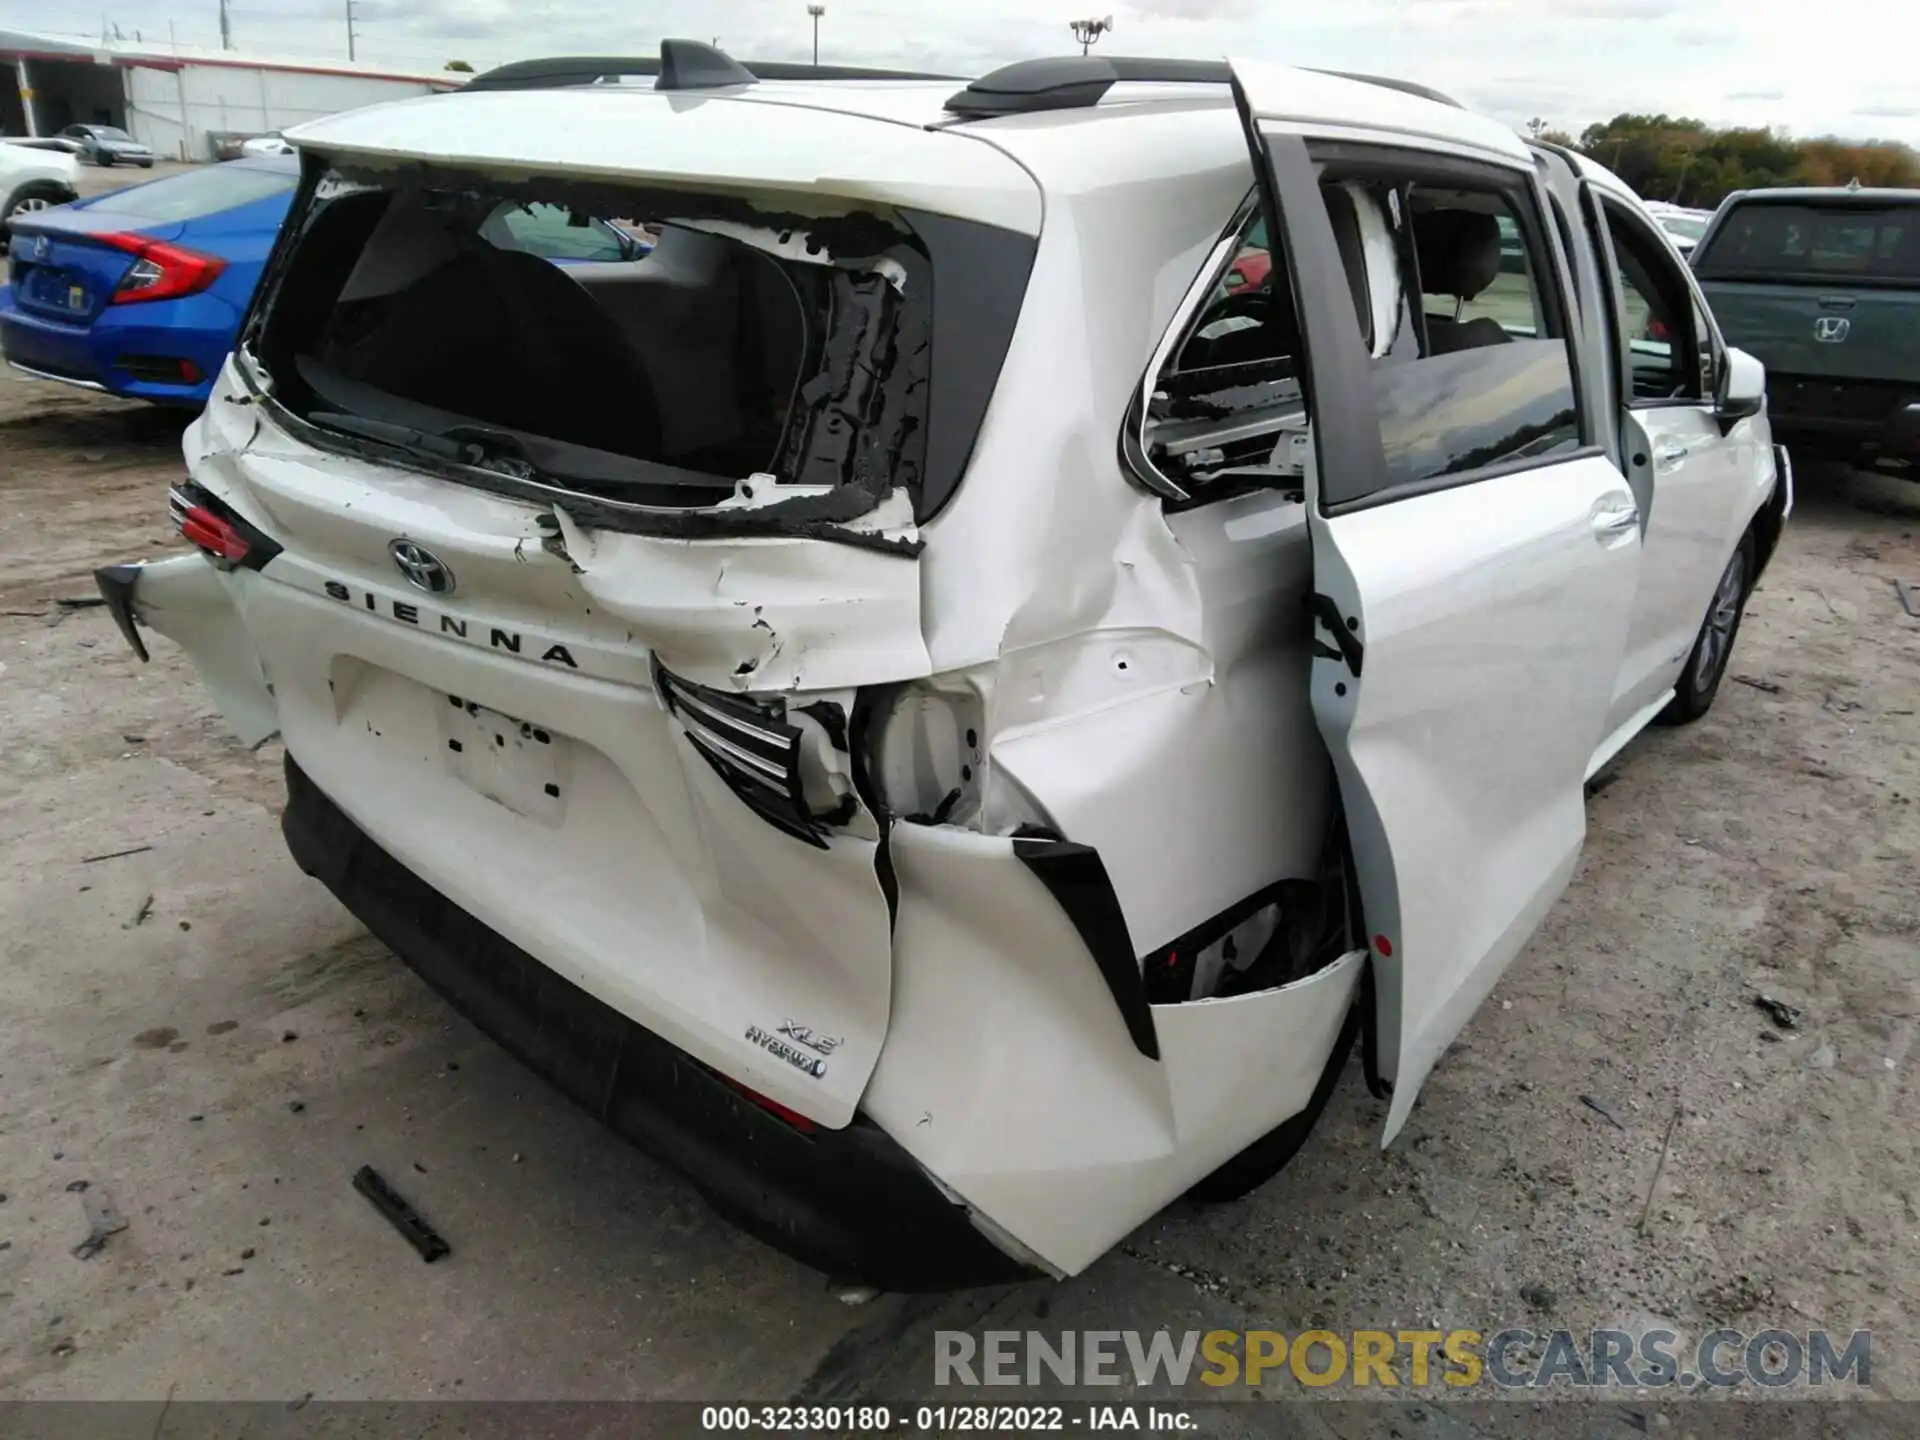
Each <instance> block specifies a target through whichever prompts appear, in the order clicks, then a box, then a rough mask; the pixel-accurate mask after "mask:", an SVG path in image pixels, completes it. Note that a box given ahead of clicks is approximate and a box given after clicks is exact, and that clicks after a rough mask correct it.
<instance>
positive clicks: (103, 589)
mask: <svg viewBox="0 0 1920 1440" xmlns="http://www.w3.org/2000/svg"><path fill="white" fill-rule="evenodd" d="M142 568H144V567H142V566H139V565H106V566H102V567H101V568H100V569H98V570H96V571H94V572H93V583H94V584H95V585H96V586H97V587H99V590H100V598H101V599H102V600H104V601H106V602H107V613H108V614H109V615H111V616H112V617H113V623H114V624H115V625H116V626H118V627H119V629H120V634H121V636H122V637H123V638H124V639H125V640H126V642H127V644H129V645H131V646H132V647H133V653H134V654H136V655H138V656H139V657H140V659H141V662H142V663H143V664H144V663H145V662H146V661H148V660H151V659H152V658H153V657H152V656H151V655H149V654H147V642H146V641H144V640H142V639H141V638H140V631H139V629H138V628H137V627H136V626H135V625H134V623H133V592H134V589H135V587H137V586H138V585H139V583H140V571H141V570H142Z"/></svg>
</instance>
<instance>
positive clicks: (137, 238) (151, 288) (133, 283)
mask: <svg viewBox="0 0 1920 1440" xmlns="http://www.w3.org/2000/svg"><path fill="white" fill-rule="evenodd" d="M89 238H90V239H92V240H93V242H94V243H95V244H97V245H106V246H110V247H111V248H113V249H115V250H124V251H125V252H126V253H127V254H129V255H132V256H134V257H135V259H134V262H133V268H132V269H130V270H129V271H127V273H126V274H125V275H123V276H122V277H121V279H120V284H119V285H118V286H117V287H115V289H114V292H113V295H112V297H111V298H110V299H109V300H108V302H107V303H108V304H110V305H132V304H134V303H136V302H138V301H142V300H178V299H179V298H180V297H181V296H183V295H198V294H199V293H200V292H201V291H202V290H204V289H206V288H207V287H208V286H209V285H211V284H213V282H214V281H215V280H218V279H219V278H220V272H221V271H222V270H225V269H226V268H227V262H226V261H224V260H222V259H221V258H220V257H219V256H217V255H202V254H201V253H200V252H199V251H198V250H189V249H187V248H186V247H185V246H184V245H169V244H168V243H167V242H166V241H164V240H155V239H153V238H152V237H151V236H149V235H134V234H129V233H127V232H124V231H118V230H116V231H113V232H111V233H109V234H105V235H94V236H91V237H89Z"/></svg>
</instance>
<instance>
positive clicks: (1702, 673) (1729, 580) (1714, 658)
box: [1693, 547, 1747, 690]
mask: <svg viewBox="0 0 1920 1440" xmlns="http://www.w3.org/2000/svg"><path fill="white" fill-rule="evenodd" d="M1746 594H1747V552H1746V550H1745V548H1744V547H1742V548H1741V549H1738V550H1735V551H1734V552H1733V558H1732V559H1731V560H1729V561H1727V568H1726V570H1725V571H1723V572H1722V573H1721V576H1720V584H1719V585H1718V586H1717V587H1716V588H1715V589H1714V592H1713V605H1712V607H1711V608H1710V609H1709V610H1708V611H1707V625H1706V629H1705V630H1704V631H1703V632H1702V634H1701V636H1700V653H1699V654H1698V655H1697V656H1695V657H1694V662H1693V683H1694V688H1695V689H1697V690H1705V689H1707V688H1708V687H1709V686H1711V685H1712V684H1713V682H1714V680H1715V679H1717V678H1718V676H1719V674H1720V667H1721V666H1723V665H1725V664H1726V663H1727V656H1728V654H1729V653H1730V652H1731V651H1732V649H1733V632H1734V629H1735V628H1736V627H1737V626H1738V625H1739V623H1740V604H1741V602H1742V601H1743V600H1745V599H1746Z"/></svg>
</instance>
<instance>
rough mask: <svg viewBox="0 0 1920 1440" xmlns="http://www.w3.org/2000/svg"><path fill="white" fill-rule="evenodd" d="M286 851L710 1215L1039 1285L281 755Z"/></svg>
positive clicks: (900, 1162)
mask: <svg viewBox="0 0 1920 1440" xmlns="http://www.w3.org/2000/svg"><path fill="white" fill-rule="evenodd" d="M281 826H282V829H283V831H284V832H285V835H286V838H287V846H288V848H289V849H290V850H291V851H292V852H293V858H294V860H295V861H296V862H297V863H298V864H299V866H300V868H301V869H302V870H304V871H305V872H306V873H307V874H309V875H312V876H313V877H314V878H316V879H317V880H319V881H320V882H321V883H322V884H324V885H325V886H326V887H327V888H328V889H329V890H331V891H332V892H333V893H334V894H335V895H336V896H338V897H339V899H340V902H341V903H342V904H343V905H345V906H346V907H347V908H348V909H349V910H351V911H352V912H353V913H354V914H355V915H356V916H358V917H359V919H360V920H361V921H362V923H364V924H365V925H366V927H367V928H368V929H369V930H371V931H372V932H373V933H374V934H375V935H377V936H378V937H379V938H380V939H381V940H382V941H383V942H384V943H385V944H387V945H388V946H390V947H391V948H392V949H393V951H394V953H395V954H397V955H398V956H399V957H400V958H401V959H402V960H404V961H405V962H406V963H407V964H408V965H409V966H410V967H412V969H413V970H414V971H416V972H417V973H418V974H419V975H420V977H421V978H422V979H424V980H425V981H426V982H427V983H428V984H429V985H431V986H432V987H433V988H434V989H435V990H436V991H438V992H439V994H440V995H442V996H443V997H444V998H445V999H446V1000H447V1001H448V1002H449V1003H450V1004H452V1006H453V1007H454V1008H455V1009H456V1010H458V1011H459V1012H460V1013H461V1014H463V1015H465V1016H466V1017H467V1018H468V1019H469V1020H471V1021H472V1022H473V1023H474V1024H475V1025H477V1026H478V1027H479V1028H480V1029H481V1030H483V1031H485V1032H486V1033H487V1034H488V1035H489V1036H491V1037H492V1038H493V1039H494V1040H495V1041H497V1042H498V1043H499V1044H500V1045H501V1046H502V1047H503V1048H505V1049H506V1050H507V1051H509V1052H510V1053H511V1054H513V1055H514V1056H515V1057H517V1058H518V1059H519V1060H521V1061H522V1062H523V1063H525V1064H526V1065H527V1066H528V1067H529V1068H530V1069H532V1070H533V1071H535V1072H536V1073H537V1074H539V1075H541V1076H542V1077H543V1078H545V1079H547V1080H548V1081H550V1082H552V1083H553V1085H555V1086H556V1087H557V1088H558V1089H560V1090H561V1091H562V1092H563V1093H565V1094H566V1095H567V1096H568V1097H569V1098H571V1099H572V1100H574V1101H575V1102H576V1103H578V1104H580V1105H581V1106H583V1107H584V1108H585V1109H587V1110H589V1111H590V1112H592V1113H593V1114H594V1115H596V1116H597V1117H598V1118H599V1119H601V1120H602V1121H604V1122H605V1123H606V1124H607V1125H608V1126H609V1127H611V1128H612V1129H613V1130H614V1131H615V1133H617V1134H618V1135H620V1136H621V1137H622V1138H623V1139H626V1140H628V1141H631V1142H632V1143H633V1144H634V1145H636V1146H637V1147H639V1148H640V1149H641V1150H643V1151H644V1152H646V1153H647V1154H648V1155H650V1156H652V1157H653V1158H654V1159H656V1160H658V1161H660V1162H661V1163H662V1164H665V1165H669V1166H671V1167H672V1168H674V1169H676V1170H678V1171H680V1172H681V1173H682V1174H684V1175H685V1176H686V1177H687V1178H688V1179H689V1180H691V1181H692V1182H693V1183H694V1185H695V1186H696V1187H697V1188H698V1189H699V1190H700V1192H701V1194H702V1195H704V1196H705V1197H706V1199H707V1201H708V1203H710V1204H711V1205H712V1206H713V1208H714V1209H715V1210H717V1211H719V1212H720V1213H721V1214H722V1215H724V1216H726V1217H727V1218H728V1219H729V1220H731V1221H733V1222H734V1223H735V1224H737V1225H739V1226H740V1227H741V1228H742V1229H743V1230H746V1231H747V1232H748V1233H749V1234H751V1235H754V1236H756V1237H757V1238H759V1239H760V1240H763V1241H765V1242H766V1243H767V1244H769V1245H771V1246H773V1247H774V1248H775V1249H777V1250H780V1251H783V1252H784V1253H786V1254H788V1255H790V1256H792V1257H793V1258H794V1259H796V1260H799V1261H801V1262H802V1263H803V1264H807V1265H811V1266H813V1267H814V1268H816V1269H819V1270H823V1271H826V1272H827V1273H829V1274H832V1275H835V1276H838V1277H843V1278H847V1279H852V1280H858V1281H862V1282H865V1283H867V1284H871V1285H876V1286H878V1287H880V1288H881V1289H885V1290H897V1291H930V1290H951V1289H958V1288H962V1287H965V1286H970V1285H986V1284H995V1283H1000V1282H1006V1281H1013V1280H1021V1279H1028V1278H1031V1277H1032V1275H1033V1274H1034V1272H1033V1271H1031V1270H1030V1269H1028V1268H1027V1267H1025V1266H1024V1265H1022V1264H1020V1263H1019V1262H1017V1261H1015V1260H1013V1259H1012V1258H1010V1257H1009V1256H1007V1255H1006V1254H1005V1253H1003V1252H1002V1251H1001V1250H1000V1249H998V1248H997V1247H996V1246H995V1245H993V1244H992V1242H990V1241H989V1240H987V1239H986V1237H985V1236H983V1235H982V1234H981V1233H980V1232H979V1231H978V1230H976V1229H974V1227H973V1225H972V1224H971V1223H970V1222H969V1221H968V1219H967V1214H966V1211H965V1210H964V1209H962V1208H961V1207H960V1206H957V1205H955V1204H953V1203H952V1202H950V1201H949V1200H947V1199H946V1197H945V1196H944V1195H943V1194H942V1193H941V1192H940V1190H939V1189H938V1188H937V1187H936V1186H935V1185H934V1184H933V1182H932V1181H931V1180H929V1179H928V1178H927V1176H926V1174H925V1173H924V1172H923V1171H922V1170H921V1168H920V1167H919V1165H917V1164H916V1163H915V1162H914V1161H913V1160H912V1159H910V1158H909V1157H908V1156H907V1154H906V1152H905V1151H904V1150H902V1149H901V1148H900V1147H899V1146H898V1145H897V1144H895V1143H894V1142H893V1141H892V1140H891V1139H890V1138H888V1136H887V1135H886V1134H885V1133H884V1132H882V1131H881V1130H880V1129H878V1128H877V1127H876V1126H874V1125H872V1124H871V1123H870V1122H868V1121H866V1120H864V1119H858V1118H856V1119H855V1121H854V1122H853V1124H851V1125H849V1126H847V1127H846V1128H845V1129H843V1130H818V1131H815V1132H814V1133H812V1134H806V1133H802V1132H801V1131H799V1130H797V1129H795V1128H793V1127H792V1126H790V1125H788V1124H786V1123H785V1122H783V1121H781V1120H779V1119H776V1118H775V1117H774V1116H772V1115H771V1114H769V1113H767V1112H766V1111H765V1110H763V1109H761V1108H760V1107H759V1106H757V1105H755V1104H753V1103H752V1102H750V1101H748V1100H746V1099H745V1098H743V1097H742V1096H741V1095H740V1094H739V1093H738V1092H737V1091H735V1090H734V1089H733V1088H732V1087H731V1086H729V1085H727V1084H726V1083H725V1082H724V1081H722V1080H721V1079H720V1078H719V1077H718V1076H717V1075H716V1074H715V1073H714V1072H713V1071H711V1070H709V1069H707V1068H706V1067H705V1066H704V1065H701V1064H700V1063H698V1062H697V1061H695V1060H694V1059H693V1058H692V1057H690V1056H688V1055H687V1054H685V1053H684V1052H683V1051H680V1050H677V1049H675V1048H674V1047H673V1046H672V1045H669V1044H668V1043H667V1042H666V1041H664V1040H662V1039H661V1038H660V1037H659V1036H657V1035H654V1034H652V1033H651V1032H649V1031H647V1030H645V1029H643V1028H641V1027H640V1026H639V1025H636V1024H634V1023H633V1022H632V1021H631V1020H628V1019H627V1018H626V1017H625V1016H623V1015H621V1014H620V1013H619V1012H617V1011H615V1010H613V1009H612V1008H611V1007H609V1006H607V1005H605V1004H603V1003H601V1002H600V1001H599V1000H596V999H594V998H593V997H592V996H591V995H589V994H587V992H586V991H584V990H582V989H580V988H579V987H577V986H575V985H572V984H570V983H569V982H568V981H566V980H564V979H563V978H561V977H560V976H559V975H558V974H556V973H555V972H554V971H553V970H551V969H549V968H548V967H547V966H545V965H542V964H541V963H540V962H539V961H537V960H535V959H534V958H533V957H532V956H530V955H528V954H527V953H526V952H525V951H524V950H521V949H519V948H518V947H517V946H515V945H512V944H510V943H509V942H508V941H507V940H505V939H503V938H502V937H501V936H500V935H498V934H497V933H495V932H494V931H492V930H490V929H488V928H487V927H486V926H485V925H482V924H481V923H480V922H479V921H478V920H476V919H474V917H473V916H471V915H469V914H467V913H466V912H465V911H464V910H461V909H460V908H459V907H457V906H455V905H454V904H453V903H452V902H451V901H449V900H447V899H446V898H445V897H444V896H442V895H440V894H439V893H438V892H436V891H435V890H433V889H432V888H431V887H430V886H428V885H427V884H426V883H425V882H424V881H422V880H420V879H419V878H418V877H417V876H415V875H413V874H412V873H411V872H409V871H408V870H407V869H406V868H405V867H404V866H402V865H401V864H400V863H399V862H398V861H396V860H394V859H393V857H391V856H390V855H388V854H387V853H386V852H385V851H384V850H382V849H381V848H380V847H379V846H378V845H377V844H375V843H374V842H373V841H372V840H371V839H370V838H368V836H367V835H366V834H365V833H364V832H362V831H361V830H360V829H359V827H358V826H356V825H355V824H354V823H353V821H352V820H350V819H349V818H348V817H347V816H346V814H345V813H344V812H343V811H342V810H341V809H340V808H339V807H338V806H337V805H335V804H334V803H333V802H332V801H331V800H329V799H328V798H327V797H326V796H325V795H324V794H322V793H321V791H320V790H319V788H318V787H317V786H316V785H314V783H313V782H312V781H311V780H309V779H308V778H307V776H306V774H305V773H304V772H303V771H302V770H301V769H300V767H299V765H298V764H296V763H295V761H294V759H293V757H292V756H291V755H289V756H288V757H287V809H286V813H285V816H284V817H283V819H282V821H281Z"/></svg>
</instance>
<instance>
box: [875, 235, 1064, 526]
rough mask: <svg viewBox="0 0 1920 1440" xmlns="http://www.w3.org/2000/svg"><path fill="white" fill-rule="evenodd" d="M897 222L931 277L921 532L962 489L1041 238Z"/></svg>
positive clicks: (918, 502) (918, 512)
mask: <svg viewBox="0 0 1920 1440" xmlns="http://www.w3.org/2000/svg"><path fill="white" fill-rule="evenodd" d="M900 218H901V219H903V220H905V221H906V222H907V224H908V225H910V226H911V227H913V232H914V234H916V235H917V236H919V237H920V241H921V243H922V244H924V245H925V246H926V247H927V256H928V259H929V261H930V262H931V267H930V268H931V270H932V273H933V290H934V295H933V367H932V369H933V373H932V381H933V385H932V391H933V393H932V394H931V395H930V396H929V397H928V402H927V453H926V460H925V462H924V464H923V466H922V468H921V480H920V493H919V494H918V495H917V496H915V497H914V499H915V505H914V520H915V522H916V523H918V524H921V525H924V524H926V523H927V521H929V520H931V519H932V518H933V517H934V516H935V515H937V514H939V513H940V510H941V508H942V507H943V506H944V505H945V504H946V503H947V501H948V500H950V499H952V498H953V493H954V492H955V491H956V490H958V489H959V488H960V483H961V481H962V480H963V479H964V478H965V476H966V473H967V466H968V464H969V463H970V462H971V460H972V458H973V447H974V445H975V443H976V442H977V441H978V440H979V438H980V427H981V425H982V424H983V423H984V422H985V420H986V416H987V406H988V405H989V404H990V403H991V402H992V400H993V393H994V391H995V389H997V388H998V386H999V384H1000V371H1001V369H1002V368H1003V367H1004V366H1005V365H1006V361H1007V351H1008V350H1009V349H1010V348H1011V347H1012V345H1013V335H1014V330H1015V328H1016V327H1017V326H1018V325H1019V322H1020V311H1021V309H1022V308H1023V307H1024V306H1025V305H1026V302H1027V281H1028V279H1029V278H1030V277H1031V276H1032V274H1033V262H1034V257H1035V256H1036V255H1037V254H1038V253H1039V249H1040V242H1039V240H1038V238H1037V237H1035V236H1032V235H1023V234H1021V233H1020V232H1019V231H1017V230H1003V229H1001V228H999V227H998V226H994V225H984V224H981V223H980V222H978V221H974V220H955V219H952V218H951V217H949V216H945V215H935V214H933V213H932V212H930V211H926V210H902V211H901V212H900Z"/></svg>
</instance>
